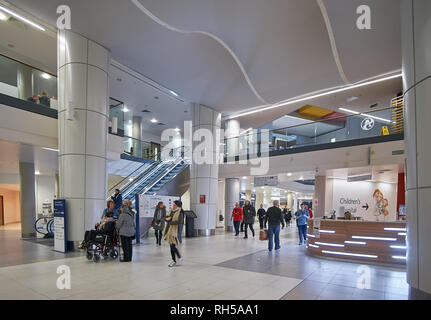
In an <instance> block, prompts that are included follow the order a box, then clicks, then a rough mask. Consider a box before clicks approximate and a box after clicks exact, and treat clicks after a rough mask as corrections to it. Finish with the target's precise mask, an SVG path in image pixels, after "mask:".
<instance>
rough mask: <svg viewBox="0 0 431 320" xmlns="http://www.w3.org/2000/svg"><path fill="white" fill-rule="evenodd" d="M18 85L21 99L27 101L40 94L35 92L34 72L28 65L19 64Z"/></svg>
mask: <svg viewBox="0 0 431 320" xmlns="http://www.w3.org/2000/svg"><path fill="white" fill-rule="evenodd" d="M17 84H18V98H19V99H25V100H26V99H28V98H29V97H31V96H33V94H38V93H40V92H33V70H32V69H31V68H30V67H28V66H26V65H23V64H18V74H17Z"/></svg>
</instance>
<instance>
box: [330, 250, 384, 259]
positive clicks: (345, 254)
mask: <svg viewBox="0 0 431 320" xmlns="http://www.w3.org/2000/svg"><path fill="white" fill-rule="evenodd" d="M322 253H327V254H335V255H340V256H352V257H363V258H373V259H376V258H378V256H376V255H374V254H361V253H350V252H341V251H328V250H322Z"/></svg>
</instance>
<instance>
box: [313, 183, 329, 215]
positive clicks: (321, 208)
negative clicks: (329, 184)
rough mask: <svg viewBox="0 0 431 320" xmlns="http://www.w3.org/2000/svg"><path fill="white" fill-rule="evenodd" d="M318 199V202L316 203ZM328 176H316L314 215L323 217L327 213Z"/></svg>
mask: <svg viewBox="0 0 431 320" xmlns="http://www.w3.org/2000/svg"><path fill="white" fill-rule="evenodd" d="M316 199H317V204H315V202H316ZM325 199H326V176H316V177H315V182H314V200H315V201H314V203H313V205H314V207H313V209H314V210H313V212H314V215H313V216H314V217H315V218H322V217H323V216H324V215H325Z"/></svg>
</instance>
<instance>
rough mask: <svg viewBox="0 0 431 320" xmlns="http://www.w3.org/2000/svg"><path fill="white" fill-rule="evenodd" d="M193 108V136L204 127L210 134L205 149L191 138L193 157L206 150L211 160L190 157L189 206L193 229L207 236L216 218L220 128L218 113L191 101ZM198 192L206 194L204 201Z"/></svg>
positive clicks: (212, 230) (219, 114)
mask: <svg viewBox="0 0 431 320" xmlns="http://www.w3.org/2000/svg"><path fill="white" fill-rule="evenodd" d="M192 110H193V128H192V130H193V135H194V136H195V134H196V131H197V130H199V129H207V130H208V131H206V132H207V133H208V134H210V135H211V137H209V140H210V141H207V142H208V143H207V144H206V146H205V148H204V149H200V148H199V145H201V144H202V142H199V141H193V158H195V157H196V156H199V155H203V154H208V155H209V157H210V158H211V161H210V162H211V163H204V164H197V163H196V162H195V160H194V159H193V161H192V163H191V166H190V207H191V210H193V211H194V212H195V213H196V215H197V219H196V221H195V233H196V234H197V235H202V236H209V235H214V234H215V229H216V219H217V183H218V161H217V159H216V156H217V154H218V152H217V149H216V148H218V146H219V143H220V141H218V137H217V134H216V131H217V129H220V124H221V113H219V112H216V111H214V110H212V109H210V108H208V107H205V106H202V105H199V104H193V105H192ZM202 141H203V140H202ZM196 147H198V148H196ZM198 154H199V155H198ZM201 196H204V197H205V203H200V199H201Z"/></svg>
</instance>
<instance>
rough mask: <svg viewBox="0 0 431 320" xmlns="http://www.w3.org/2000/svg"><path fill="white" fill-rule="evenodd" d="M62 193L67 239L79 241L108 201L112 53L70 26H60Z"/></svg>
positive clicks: (59, 128) (59, 73)
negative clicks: (109, 104) (70, 29)
mask: <svg viewBox="0 0 431 320" xmlns="http://www.w3.org/2000/svg"><path fill="white" fill-rule="evenodd" d="M57 59H58V62H57V65H58V94H59V101H58V105H59V109H58V132H59V153H58V161H59V175H60V197H59V198H63V199H66V210H67V236H68V239H67V240H68V241H74V242H78V241H81V240H82V239H83V237H84V231H85V230H86V229H91V228H93V227H94V224H95V223H96V222H97V221H98V220H99V218H100V214H101V212H102V210H103V208H104V207H105V205H106V201H105V200H106V187H107V175H106V172H107V170H106V164H107V157H106V155H107V138H108V137H107V134H108V121H109V116H108V114H109V113H108V101H109V99H108V97H109V83H108V81H109V75H108V70H109V61H110V54H109V52H108V50H107V49H105V48H104V47H102V46H100V45H99V44H97V43H95V42H93V41H91V40H89V39H87V38H84V37H82V36H81V35H78V34H75V33H72V32H70V31H68V30H60V31H59V32H58V41H57Z"/></svg>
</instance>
